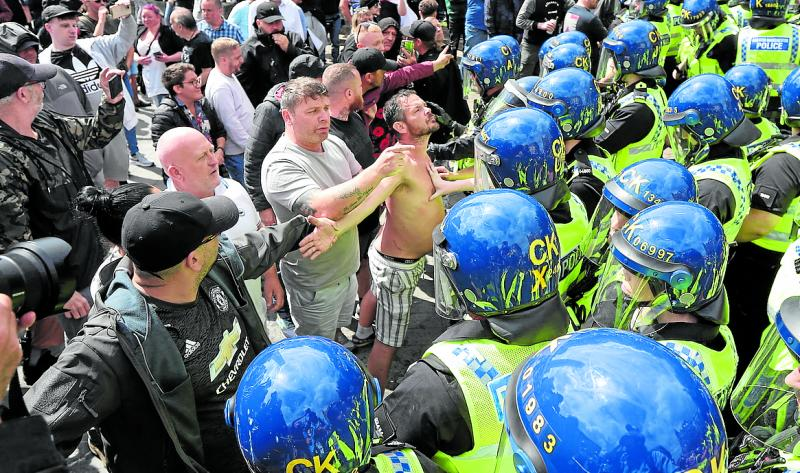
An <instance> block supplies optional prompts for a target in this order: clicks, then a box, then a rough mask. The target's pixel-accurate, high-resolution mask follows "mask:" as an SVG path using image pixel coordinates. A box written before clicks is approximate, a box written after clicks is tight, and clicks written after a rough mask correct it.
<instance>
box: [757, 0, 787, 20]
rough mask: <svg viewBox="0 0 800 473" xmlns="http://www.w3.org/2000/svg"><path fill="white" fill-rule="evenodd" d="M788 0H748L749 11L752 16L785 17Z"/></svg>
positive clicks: (781, 18)
mask: <svg viewBox="0 0 800 473" xmlns="http://www.w3.org/2000/svg"><path fill="white" fill-rule="evenodd" d="M788 10H789V0H769V1H764V0H750V11H751V12H752V13H753V18H769V19H780V20H783V19H784V18H786V12H787V11H788Z"/></svg>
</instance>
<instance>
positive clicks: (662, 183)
mask: <svg viewBox="0 0 800 473" xmlns="http://www.w3.org/2000/svg"><path fill="white" fill-rule="evenodd" d="M662 202H697V183H696V182H695V180H694V176H693V175H692V173H690V172H689V170H688V169H686V167H684V166H682V165H680V164H678V163H676V162H675V161H670V160H667V159H646V160H644V161H639V162H636V163H633V164H631V165H629V166H628V167H626V168H624V169H623V170H622V171H620V173H619V174H617V175H616V176H614V177H613V178H611V179H610V180H609V181H608V182H606V185H605V186H604V187H603V197H602V199H601V200H600V203H599V204H598V205H597V208H596V209H595V212H594V215H593V216H592V233H591V236H590V238H589V242H588V244H587V247H586V251H585V255H586V257H587V258H589V260H590V261H592V262H593V263H594V264H595V266H597V267H599V266H602V265H603V263H604V262H605V259H606V257H607V256H608V253H607V250H608V237H609V234H614V233H616V232H618V231H619V230H620V229H621V228H622V226H623V225H625V223H627V222H628V220H630V218H631V217H632V216H633V215H636V214H637V213H638V212H640V211H642V210H644V209H646V208H648V207H651V206H653V205H656V204H660V203H662Z"/></svg>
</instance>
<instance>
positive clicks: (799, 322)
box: [775, 296, 800, 360]
mask: <svg viewBox="0 0 800 473" xmlns="http://www.w3.org/2000/svg"><path fill="white" fill-rule="evenodd" d="M775 327H776V328H777V329H778V334H779V335H780V336H781V339H783V343H785V344H786V346H787V347H788V348H789V350H790V351H791V352H792V354H793V355H794V357H795V359H797V360H800V297H798V296H794V297H790V298H788V299H786V300H785V301H784V302H783V304H781V307H780V310H779V311H778V313H777V314H776V315H775Z"/></svg>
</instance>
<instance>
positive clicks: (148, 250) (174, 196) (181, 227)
mask: <svg viewBox="0 0 800 473" xmlns="http://www.w3.org/2000/svg"><path fill="white" fill-rule="evenodd" d="M238 220H239V210H238V209H237V208H236V204H234V203H233V201H232V200H230V199H229V198H227V197H222V196H217V197H207V198H205V199H198V198H197V197H195V196H193V195H192V194H189V193H187V192H161V193H158V194H151V195H148V196H147V197H145V198H144V199H142V201H141V202H140V203H138V204H136V205H135V206H134V207H133V208H131V209H130V210H129V211H128V213H127V214H125V220H123V222H122V247H123V248H124V249H125V252H126V253H127V254H128V257H129V258H130V259H131V260H132V261H133V262H134V264H135V265H136V267H137V268H138V269H140V270H143V271H147V272H151V273H157V272H159V271H163V270H165V269H168V268H171V267H173V266H175V265H176V264H178V263H180V262H181V260H183V259H184V258H186V256H188V255H189V253H191V252H192V251H194V250H195V249H197V247H199V246H200V245H201V244H202V243H203V240H205V239H206V238H207V237H209V236H212V235H219V234H220V233H222V232H224V231H225V230H227V229H229V228H231V227H233V226H234V225H236V222H237V221H238Z"/></svg>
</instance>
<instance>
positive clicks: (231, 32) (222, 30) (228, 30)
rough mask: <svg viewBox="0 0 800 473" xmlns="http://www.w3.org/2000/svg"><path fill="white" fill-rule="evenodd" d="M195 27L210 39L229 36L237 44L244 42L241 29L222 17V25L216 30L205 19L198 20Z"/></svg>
mask: <svg viewBox="0 0 800 473" xmlns="http://www.w3.org/2000/svg"><path fill="white" fill-rule="evenodd" d="M197 28H198V29H199V30H200V31H202V32H203V33H205V34H206V35H207V36H208V37H209V38H210V39H211V41H214V40H215V39H219V38H231V39H233V40H235V41H236V42H237V43H239V44H242V43H244V36H242V30H240V29H239V27H238V26H236V25H234V24H232V23H228V21H227V20H224V19H223V20H222V25H220V27H219V28H218V29H216V30H215V29H214V28H212V27H211V25H209V24H208V23H207V22H206V20H200V21H198V22H197Z"/></svg>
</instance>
